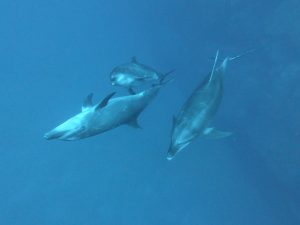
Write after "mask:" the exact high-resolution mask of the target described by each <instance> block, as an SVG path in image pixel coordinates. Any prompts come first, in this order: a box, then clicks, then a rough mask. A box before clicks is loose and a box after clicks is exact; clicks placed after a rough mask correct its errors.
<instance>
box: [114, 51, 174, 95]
mask: <svg viewBox="0 0 300 225" xmlns="http://www.w3.org/2000/svg"><path fill="white" fill-rule="evenodd" d="M172 72H173V70H172V71H170V72H168V73H166V74H162V73H159V72H157V71H156V70H154V69H152V68H151V67H149V66H146V65H144V64H142V63H139V62H138V61H137V60H136V58H135V57H132V59H131V62H129V63H125V64H122V65H120V66H117V67H115V68H114V69H113V70H112V72H111V73H110V81H111V84H112V85H116V86H121V87H125V88H127V89H128V91H129V93H130V94H135V92H134V90H133V88H134V87H138V86H141V85H144V84H147V83H149V82H155V81H158V80H163V79H165V77H166V76H167V75H169V74H170V73H172Z"/></svg>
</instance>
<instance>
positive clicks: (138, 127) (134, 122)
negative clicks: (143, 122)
mask: <svg viewBox="0 0 300 225" xmlns="http://www.w3.org/2000/svg"><path fill="white" fill-rule="evenodd" d="M127 125H128V126H130V127H133V128H135V129H142V127H141V126H140V125H139V123H138V121H137V119H136V118H135V119H133V120H131V121H129V122H128V123H127Z"/></svg>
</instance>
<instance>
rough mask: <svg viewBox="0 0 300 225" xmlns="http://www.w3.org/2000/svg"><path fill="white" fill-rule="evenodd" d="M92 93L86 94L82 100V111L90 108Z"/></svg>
mask: <svg viewBox="0 0 300 225" xmlns="http://www.w3.org/2000/svg"><path fill="white" fill-rule="evenodd" d="M92 99H93V93H90V94H89V95H88V96H86V97H85V99H84V100H83V104H82V107H81V109H82V111H84V110H86V109H88V108H90V107H92V106H93V101H92Z"/></svg>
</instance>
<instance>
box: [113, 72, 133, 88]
mask: <svg viewBox="0 0 300 225" xmlns="http://www.w3.org/2000/svg"><path fill="white" fill-rule="evenodd" d="M110 81H111V84H112V85H114V86H115V85H116V86H122V87H130V86H131V85H132V84H133V83H134V82H135V79H134V77H133V76H132V75H131V74H128V73H126V72H124V71H122V70H113V71H112V73H111V74H110Z"/></svg>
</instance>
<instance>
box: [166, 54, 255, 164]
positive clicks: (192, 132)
mask: <svg viewBox="0 0 300 225" xmlns="http://www.w3.org/2000/svg"><path fill="white" fill-rule="evenodd" d="M251 51H252V50H251ZM249 52H250V51H248V52H246V53H243V54H241V55H238V56H235V57H226V58H225V59H224V60H223V62H222V64H221V65H220V66H219V67H218V68H216V63H217V59H218V55H219V51H217V54H216V57H215V62H214V65H213V69H212V71H211V73H209V74H208V75H207V76H206V77H205V78H204V80H203V81H202V82H201V83H200V85H199V86H198V87H197V88H196V89H195V90H194V92H193V93H192V94H191V96H190V97H189V98H188V99H187V101H186V102H185V103H184V105H183V106H182V108H181V110H180V112H179V114H178V115H177V117H176V118H175V117H174V118H173V128H172V135H171V144H170V147H169V150H168V155H167V159H168V160H171V159H172V158H173V157H174V156H175V155H176V154H177V153H178V152H180V151H181V150H182V149H184V148H185V147H187V146H188V145H189V144H190V143H191V142H192V141H193V140H194V139H195V138H197V137H199V136H204V137H209V138H223V137H227V136H229V135H230V134H231V132H222V131H218V130H216V129H215V128H213V127H211V121H212V119H213V117H214V116H215V114H216V112H217V111H218V109H219V106H220V103H221V101H222V96H223V75H224V73H225V70H226V68H227V64H228V62H229V61H231V60H234V59H236V58H239V57H241V56H242V55H245V54H248V53H249Z"/></svg>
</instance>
